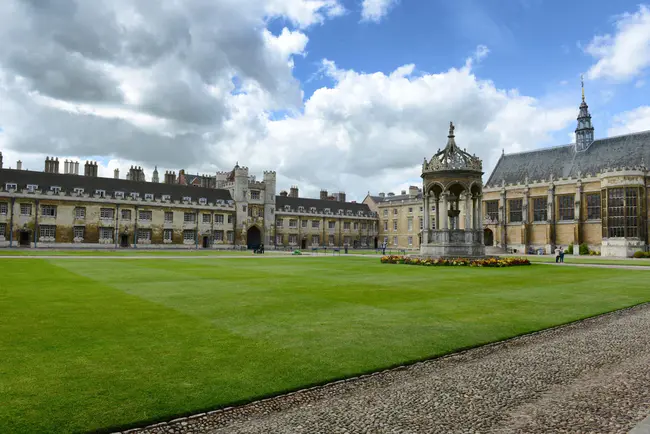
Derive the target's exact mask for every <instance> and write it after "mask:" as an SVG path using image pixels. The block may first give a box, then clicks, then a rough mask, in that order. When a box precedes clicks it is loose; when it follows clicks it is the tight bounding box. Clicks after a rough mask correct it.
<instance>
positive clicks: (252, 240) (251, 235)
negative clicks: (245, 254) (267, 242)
mask: <svg viewBox="0 0 650 434" xmlns="http://www.w3.org/2000/svg"><path fill="white" fill-rule="evenodd" d="M261 243H262V232H260V228H258V227H257V226H251V227H250V228H248V232H246V245H247V247H248V248H249V249H257V248H258V247H259V246H260V244H261Z"/></svg>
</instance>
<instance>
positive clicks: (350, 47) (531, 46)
mask: <svg viewBox="0 0 650 434" xmlns="http://www.w3.org/2000/svg"><path fill="white" fill-rule="evenodd" d="M343 3H344V5H345V7H346V9H347V10H348V13H346V14H345V15H344V16H342V17H340V18H337V19H335V20H332V21H331V22H328V23H327V24H326V25H323V26H316V27H314V28H312V29H310V31H309V33H308V35H309V45H308V47H307V52H308V55H307V56H306V57H304V58H303V57H300V56H298V57H296V58H295V63H296V67H295V70H294V71H295V73H294V74H295V76H296V77H297V78H299V79H300V81H301V84H302V88H303V90H304V92H305V96H306V98H309V96H311V94H312V93H313V92H314V91H315V90H316V89H318V88H320V87H322V86H331V85H332V80H331V79H330V78H328V77H318V74H317V72H318V70H319V68H320V63H319V60H320V59H322V58H327V59H332V60H334V61H335V62H336V64H337V66H338V67H340V68H342V69H353V70H355V71H359V72H367V73H373V72H384V73H385V74H389V73H390V72H392V71H393V70H395V69H396V68H398V67H400V66H402V65H405V64H410V63H413V64H415V65H416V69H417V70H419V71H422V72H428V73H436V72H442V71H445V70H446V69H448V68H451V67H459V66H462V64H463V62H464V61H465V59H466V58H467V56H468V54H469V53H471V52H472V51H473V50H474V49H475V48H476V47H477V46H478V45H485V46H487V47H488V48H489V50H490V54H489V55H488V56H487V57H486V58H485V59H484V60H483V61H482V62H481V63H480V65H478V66H477V67H475V69H474V73H475V74H476V75H477V76H478V77H479V78H481V79H486V80H491V81H493V82H494V83H495V85H496V87H497V88H501V89H517V90H518V91H519V92H520V93H522V94H524V95H530V96H533V97H536V98H540V99H549V100H553V99H562V100H565V99H567V100H570V101H574V103H575V106H576V110H577V106H578V105H579V103H580V75H581V74H584V73H586V71H587V70H588V69H589V68H590V67H591V66H592V65H593V63H594V59H593V57H592V56H590V55H589V54H587V53H585V52H584V51H583V48H582V47H584V46H586V45H587V44H589V42H590V41H591V40H592V38H593V37H594V36H595V35H602V34H609V33H612V32H613V31H614V30H615V29H614V21H615V18H616V17H617V16H619V15H620V14H623V13H625V12H630V13H631V12H635V11H636V10H637V9H638V5H639V3H638V0H637V1H635V0H617V1H611V0H595V1H586V0H572V1H568V2H567V1H562V0H511V1H506V0H483V1H481V0H454V1H442V0H429V1H413V0H412V1H408V0H402V1H401V2H399V3H398V4H397V5H395V6H394V7H393V8H392V9H391V10H390V12H389V13H388V15H386V16H385V17H384V18H383V19H382V21H381V22H379V23H376V22H361V23H360V22H359V10H360V5H359V3H358V2H356V1H354V0H346V1H344V2H343ZM286 25H287V22H286V21H285V20H276V21H274V22H273V23H272V24H271V26H270V29H271V31H273V32H278V30H280V29H282V27H283V26H286ZM645 76H646V74H643V75H642V76H640V77H638V79H637V80H636V81H630V82H627V83H618V82H615V81H612V80H589V79H586V84H585V86H586V94H587V102H588V103H589V105H590V108H591V112H592V116H593V117H594V124H595V125H596V126H597V128H596V136H597V137H602V136H606V135H607V130H606V128H608V127H610V125H611V123H612V119H611V117H612V116H613V115H614V114H616V113H620V112H624V111H627V110H631V109H634V108H636V107H638V106H640V105H643V104H647V102H648V96H649V95H650V93H648V92H650V91H648V90H647V89H642V90H639V88H637V87H636V83H637V82H638V81H639V80H642V79H644V78H645ZM574 128H575V126H573V125H572V126H570V127H568V128H566V129H564V130H563V131H561V132H559V133H555V134H554V137H556V138H557V140H558V141H559V143H565V142H567V136H568V133H569V132H571V131H573V129H574Z"/></svg>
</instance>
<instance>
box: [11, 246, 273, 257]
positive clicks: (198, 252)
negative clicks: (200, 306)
mask: <svg viewBox="0 0 650 434" xmlns="http://www.w3.org/2000/svg"><path fill="white" fill-rule="evenodd" d="M267 253H270V254H272V253H276V252H269V251H268V250H267ZM277 253H278V254H279V253H281V252H277ZM252 254H253V252H252V251H251V250H243V251H242V250H208V249H205V250H203V249H170V250H147V249H144V248H139V249H107V250H92V249H68V250H66V249H60V250H58V249H25V248H3V249H0V256H138V255H141V256H184V255H187V256H233V255H252Z"/></svg>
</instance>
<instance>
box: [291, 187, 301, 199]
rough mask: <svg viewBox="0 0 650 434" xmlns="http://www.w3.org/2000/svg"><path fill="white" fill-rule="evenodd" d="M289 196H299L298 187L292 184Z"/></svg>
mask: <svg viewBox="0 0 650 434" xmlns="http://www.w3.org/2000/svg"><path fill="white" fill-rule="evenodd" d="M289 197H299V196H298V187H297V186H295V185H292V186H291V188H290V189H289Z"/></svg>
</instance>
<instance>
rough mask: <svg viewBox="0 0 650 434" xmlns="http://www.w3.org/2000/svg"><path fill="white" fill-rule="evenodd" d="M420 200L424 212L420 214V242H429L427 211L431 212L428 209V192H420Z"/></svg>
mask: <svg viewBox="0 0 650 434" xmlns="http://www.w3.org/2000/svg"><path fill="white" fill-rule="evenodd" d="M422 200H423V202H424V214H423V216H422V219H423V220H422V244H428V243H429V226H430V223H429V213H430V212H431V211H430V209H429V203H430V200H429V193H427V192H426V190H425V192H424V193H423V194H422Z"/></svg>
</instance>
